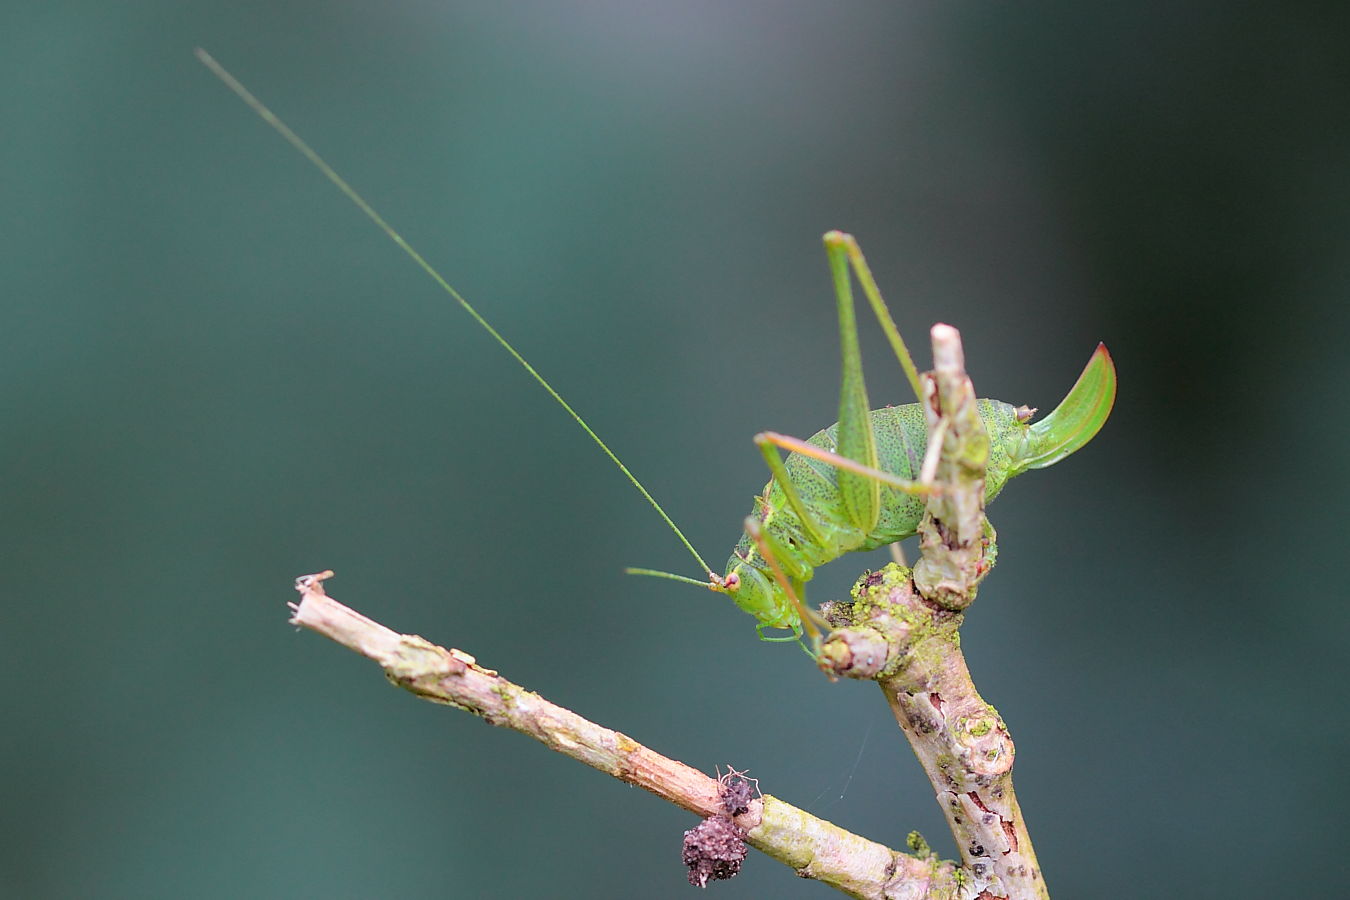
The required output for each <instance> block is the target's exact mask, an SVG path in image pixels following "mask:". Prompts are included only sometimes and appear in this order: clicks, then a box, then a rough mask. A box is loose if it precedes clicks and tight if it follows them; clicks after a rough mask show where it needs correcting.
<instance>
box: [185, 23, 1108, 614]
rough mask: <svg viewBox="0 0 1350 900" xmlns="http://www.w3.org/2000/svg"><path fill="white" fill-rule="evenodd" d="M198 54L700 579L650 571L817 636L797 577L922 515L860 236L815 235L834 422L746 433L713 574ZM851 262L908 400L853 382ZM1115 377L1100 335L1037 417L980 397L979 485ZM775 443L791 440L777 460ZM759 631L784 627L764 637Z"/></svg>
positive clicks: (893, 334) (916, 451) (901, 350)
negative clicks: (751, 496) (763, 476)
mask: <svg viewBox="0 0 1350 900" xmlns="http://www.w3.org/2000/svg"><path fill="white" fill-rule="evenodd" d="M197 57H198V59H200V60H201V61H202V63H203V64H205V65H206V66H207V68H209V69H210V70H211V71H212V72H213V73H215V75H216V76H217V77H219V78H220V79H221V80H222V81H223V82H224V83H225V84H226V85H227V86H228V87H229V88H230V89H231V90H232V91H234V92H235V93H236V94H237V95H238V96H239V97H240V98H241V99H242V100H243V101H244V102H245V103H246V104H248V106H249V107H251V108H252V109H253V110H254V111H255V112H256V113H257V114H258V115H259V116H260V117H262V119H263V120H264V121H265V122H267V123H268V124H269V125H271V126H272V127H273V128H274V129H276V131H277V132H278V133H280V134H281V136H282V137H283V138H285V140H286V141H287V142H288V143H289V144H291V146H293V147H294V148H295V149H296V150H297V151H299V152H300V153H301V154H302V155H303V156H305V157H306V158H307V159H308V160H309V161H310V162H311V163H312V164H313V165H314V166H315V167H316V168H318V169H319V171H320V172H322V173H323V175H324V176H325V177H327V178H328V180H329V181H331V182H332V183H333V184H334V185H336V186H337V188H338V189H339V190H340V191H342V193H343V194H345V195H346V196H347V197H348V198H349V199H350V200H351V201H352V202H353V203H354V204H355V205H356V206H357V207H358V208H359V209H360V210H361V212H362V213H364V214H365V215H366V216H367V217H368V218H369V219H370V220H371V221H372V222H374V223H375V224H376V225H377V226H378V227H379V228H380V229H381V230H382V231H383V232H384V233H385V234H386V235H387V236H388V237H389V238H390V240H392V241H393V242H394V243H395V244H397V245H398V246H399V247H400V248H401V249H402V250H403V251H404V252H405V253H407V254H408V256H410V257H411V258H412V259H413V261H414V262H416V263H417V265H418V266H420V267H421V268H422V269H423V270H424V271H426V273H427V274H428V275H430V276H431V278H432V279H433V280H434V281H435V282H436V283H437V284H438V285H439V286H440V287H441V288H442V289H443V290H444V291H445V292H446V293H448V294H449V295H450V296H451V297H452V298H454V299H455V300H456V301H457V302H458V303H459V304H460V305H461V306H462V307H463V308H464V310H465V311H466V312H468V314H469V315H470V316H471V317H472V318H473V319H474V321H475V322H477V323H478V324H479V325H480V326H482V328H483V329H484V330H485V331H487V332H488V334H490V335H491V336H492V337H493V338H494V339H495V340H496V341H497V342H498V343H499V344H501V346H502V347H503V348H504V349H505V350H506V351H507V353H509V354H510V355H511V356H512V357H513V358H514V359H515V360H516V362H518V363H519V364H520V365H521V366H522V367H524V369H525V370H526V371H527V372H528V373H529V374H530V375H531V376H532V377H533V378H534V379H535V380H536V381H537V382H538V383H539V384H540V386H542V387H543V388H544V390H545V391H547V392H548V393H549V395H550V396H551V397H553V399H554V400H556V401H557V402H558V404H559V405H560V406H562V408H563V409H564V410H566V412H567V413H568V415H570V416H571V417H572V418H573V420H575V421H576V423H577V424H578V425H579V426H580V427H581V428H582V430H584V431H585V432H586V434H587V435H589V436H590V438H591V439H592V440H594V441H595V443H596V444H597V445H598V446H599V447H600V449H601V450H602V451H603V452H604V454H605V455H606V456H607V457H608V458H609V459H610V461H611V462H613V463H614V465H616V466H617V467H618V468H619V469H620V470H621V471H622V472H623V474H624V475H625V476H627V478H628V480H629V481H630V482H632V484H633V486H634V487H635V488H637V490H638V491H639V492H640V493H641V494H642V496H643V497H644V498H645V499H646V500H647V502H648V503H650V504H651V505H652V507H653V508H655V510H656V511H657V513H658V514H659V515H660V516H661V518H662V519H663V520H664V521H665V523H666V524H667V525H668V526H670V528H671V530H672V531H674V533H675V535H676V536H677V537H678V538H679V540H680V542H681V543H682V544H683V545H684V547H685V549H687V550H688V551H689V553H690V554H691V555H692V556H693V557H694V559H695V560H697V562H698V564H699V567H700V569H701V570H702V571H704V572H705V573H707V574H706V581H700V580H697V579H694V578H686V577H684V576H681V575H673V574H670V573H666V572H657V571H653V570H650V569H629V570H628V571H629V572H630V573H633V574H641V575H655V576H659V577H664V578H670V579H674V580H676V581H683V582H688V583H691V584H697V585H700V586H702V587H705V588H709V589H711V590H713V591H716V592H718V593H722V594H726V595H728V596H729V597H731V599H732V600H733V601H735V603H736V605H737V606H739V607H740V608H741V609H743V610H745V611H746V612H748V613H750V615H752V616H754V617H755V618H756V619H757V620H758V625H757V626H756V630H757V631H758V633H759V635H760V637H761V639H763V640H771V641H797V640H800V639H801V637H802V635H803V628H804V627H805V629H806V630H808V631H810V632H811V634H812V637H813V638H814V637H815V626H814V625H813V624H812V618H816V616H815V614H813V613H810V612H808V610H807V608H806V607H805V605H804V602H803V589H804V586H805V583H806V582H807V581H809V580H810V579H811V576H812V575H813V574H814V571H815V569H816V568H817V567H818V566H821V565H824V564H825V563H827V562H830V561H831V560H834V559H837V558H839V557H840V556H843V555H844V554H845V553H851V552H854V551H862V550H872V549H876V548H878V547H882V546H886V545H888V544H894V543H895V542H897V541H900V540H903V539H905V538H907V537H910V536H912V535H914V534H915V533H916V532H917V530H918V527H919V523H920V521H921V520H922V517H923V513H924V500H923V498H924V497H925V496H926V495H928V494H931V493H933V492H934V491H936V490H940V486H938V485H935V484H934V483H933V482H932V479H931V475H930V476H928V477H921V476H923V475H924V474H925V472H924V471H923V470H924V469H925V468H926V467H923V466H922V465H921V463H922V461H923V460H924V457H925V454H926V448H927V444H928V434H927V426H926V424H925V420H924V414H923V407H922V403H923V402H924V397H923V388H922V383H921V382H920V379H919V374H918V371H917V369H916V368H915V366H914V362H913V359H912V358H911V357H910V354H909V351H908V349H907V348H906V347H905V343H904V341H903V339H902V338H901V337H900V333H899V331H898V330H897V329H896V327H895V323H894V321H893V320H892V319H891V315H890V312H889V310H888V309H887V307H886V304H885V301H884V300H883V299H882V297H881V293H880V291H879V290H878V288H877V286H876V282H875V281H874V280H873V279H872V274H871V272H870V270H869V269H868V267H867V263H866V260H865V259H864V258H863V255H862V252H861V250H860V249H859V248H858V244H857V242H856V241H855V240H854V239H853V237H852V236H850V235H847V234H843V233H841V232H838V231H831V232H829V233H828V234H826V235H825V247H826V252H827V254H828V257H829V261H830V268H831V271H832V274H833V279H834V289H835V299H836V304H837V307H838V315H839V331H840V344H841V349H842V355H843V379H842V386H841V389H840V399H839V422H838V423H837V424H835V425H831V426H830V427H829V428H826V429H824V430H822V431H819V432H817V433H816V434H815V435H813V436H812V437H810V438H808V439H807V440H805V441H803V440H799V439H796V438H791V437H787V436H785V435H780V434H776V433H773V432H764V433H761V434H758V435H756V436H755V439H754V440H755V444H756V445H757V446H758V447H759V449H760V452H761V453H762V454H763V456H764V460H765V463H766V464H767V465H768V468H769V471H770V474H771V477H770V480H769V483H768V484H767V485H766V486H765V488H764V490H763V492H762V494H761V495H760V497H758V498H757V499H756V504H755V508H754V509H753V510H752V512H751V514H750V516H748V517H747V518H746V520H745V526H744V533H743V534H742V536H741V538H740V541H739V543H738V544H737V545H736V547H735V549H734V550H733V551H732V554H731V557H730V558H729V559H728V560H727V565H726V569H725V571H724V572H723V574H721V575H718V574H717V573H716V572H715V571H714V570H713V569H712V568H711V567H710V566H709V565H708V564H707V563H706V562H704V560H703V558H702V557H701V556H700V555H699V554H698V551H697V550H695V549H694V547H693V545H692V544H691V543H690V542H689V540H688V539H687V538H686V537H685V536H684V534H683V533H682V532H681V531H680V529H679V528H678V527H677V526H676V525H675V523H674V521H672V520H671V518H670V516H668V515H667V514H666V512H665V510H663V509H662V508H661V506H660V504H658V503H657V502H656V500H655V498H653V497H652V495H651V494H650V493H648V492H647V489H646V488H645V487H643V486H642V483H641V482H639V481H638V479H637V478H636V477H635V476H634V475H633V473H632V472H630V471H629V470H628V468H627V467H626V466H625V465H624V464H623V463H622V462H621V461H620V460H619V458H618V457H617V456H616V455H615V454H614V452H613V451H612V450H610V449H609V447H608V446H607V445H606V444H605V442H604V441H603V440H601V439H600V437H599V435H597V434H596V433H595V432H594V431H593V430H592V429H591V428H590V426H589V425H587V424H586V422H585V420H583V419H582V418H581V416H580V415H579V414H578V413H577V412H576V411H575V410H574V409H572V407H571V406H570V405H569V404H568V403H567V402H566V401H565V400H564V399H563V398H562V397H561V396H560V395H559V394H558V392H557V391H556V390H555V389H554V388H553V386H552V385H551V384H549V382H548V381H547V380H545V379H544V377H543V376H542V375H540V374H539V373H538V372H537V371H536V370H535V369H534V367H532V366H531V365H530V364H529V363H528V362H526V360H525V358H524V357H522V356H521V355H520V353H519V352H518V351H517V350H516V349H515V348H514V347H513V346H512V345H511V344H510V343H509V342H507V340H506V339H505V338H504V337H502V336H501V334H499V333H498V332H497V330H496V329H494V328H493V327H492V326H491V325H490V324H488V322H487V321H486V320H485V319H484V318H483V317H482V316H481V315H480V314H479V313H478V311H477V310H475V309H474V308H473V307H472V306H471V305H470V304H469V303H468V301H466V300H465V299H464V298H463V297H462V296H461V295H460V294H459V292H458V291H456V290H455V289H454V288H453V287H451V285H450V284H449V282H447V281H446V280H445V278H443V277H442V276H441V274H440V273H439V272H437V271H436V269H435V268H434V267H433V266H432V265H431V264H430V263H428V262H427V261H426V260H425V259H424V258H423V257H422V256H421V254H419V253H418V252H417V251H416V250H415V249H413V247H412V246H411V245H410V244H409V243H408V242H407V241H406V240H404V239H403V237H402V236H401V235H400V234H399V233H398V232H397V231H395V230H394V229H393V228H392V227H391V226H390V225H389V224H388V223H387V222H386V221H385V220H384V219H383V217H381V216H380V214H379V213H377V212H376V211H375V210H374V208H372V207H371V206H370V204H369V203H367V202H366V201H365V200H364V199H363V198H362V197H361V195H360V194H358V193H357V192H356V191H355V190H354V189H353V188H352V187H351V186H350V185H349V184H348V183H347V182H346V181H345V180H344V179H343V178H342V177H341V176H340V175H338V173H337V172H336V171H334V170H333V168H332V167H331V166H329V165H328V163H326V162H325V161H324V160H323V158H322V157H320V156H319V155H318V154H317V153H316V152H315V151H314V150H312V149H311V148H310V146H309V145H308V144H306V143H305V142H304V141H303V140H302V139H301V138H300V137H299V136H298V135H296V134H295V132H293V131H291V130H290V128H288V127H287V126H286V124H285V123H283V122H282V121H281V120H280V119H279V118H277V116H276V115H275V114H273V113H272V112H271V110H269V109H268V108H267V107H266V106H264V105H263V104H262V102H261V101H259V100H258V99H257V98H256V97H254V96H253V95H252V94H251V93H250V92H249V91H248V89H247V88H245V87H244V86H243V85H242V84H241V83H240V82H239V81H237V80H236V79H235V78H234V77H233V76H232V75H230V74H229V73H228V72H227V71H225V69H224V68H222V67H221V66H220V64H219V63H217V62H216V61H215V60H214V59H213V58H212V57H211V56H210V54H208V53H206V51H204V50H198V51H197ZM850 268H851V269H852V271H853V274H854V275H855V276H856V277H857V279H858V282H859V284H860V285H861V286H862V288H863V293H864V295H865V296H866V297H867V300H868V302H869V303H870V305H871V307H872V310H873V312H874V313H875V315H876V317H877V320H878V322H879V323H880V324H881V327H882V330H883V331H884V332H885V333H886V336H887V338H888V340H889V341H890V343H891V346H892V349H893V350H894V352H895V355H896V358H897V359H898V360H899V362H900V365H901V367H902V368H903V369H904V371H905V374H906V376H907V378H908V380H909V383H910V385H911V387H912V388H913V389H914V393H915V396H916V397H917V399H918V402H916V403H910V404H906V405H903V406H894V407H884V408H882V409H876V410H874V409H871V407H870V404H869V402H868V399H867V390H866V387H865V385H864V382H863V375H862V361H861V353H860V350H859V347H858V329H857V323H856V321H855V319H854V307H853V293H852V278H851V277H850V272H849V270H850ZM1115 391H1116V375H1115V368H1114V366H1113V364H1112V362H1111V357H1110V355H1109V354H1108V353H1107V351H1106V347H1105V346H1104V345H1100V344H1099V345H1098V347H1097V350H1096V351H1095V352H1094V353H1093V355H1092V357H1091V359H1090V360H1089V361H1088V364H1087V366H1086V368H1084V369H1083V373H1082V374H1081V375H1080V376H1079V378H1078V381H1077V383H1075V384H1074V386H1073V388H1072V389H1071V390H1070V391H1069V393H1068V395H1067V396H1066V397H1065V398H1064V400H1063V401H1061V402H1060V404H1059V406H1057V407H1056V408H1055V410H1054V411H1053V412H1052V413H1051V414H1050V415H1049V416H1047V417H1046V418H1044V419H1042V420H1041V421H1039V422H1036V423H1035V424H1030V423H1029V420H1030V419H1031V416H1032V415H1033V413H1034V412H1035V411H1034V410H1030V409H1027V408H1026V407H1014V406H1012V405H1010V404H1007V403H1003V402H1001V401H998V400H980V401H979V414H980V418H981V419H982V420H983V422H984V426H985V429H986V430H987V432H988V434H989V438H990V445H991V446H990V458H989V465H988V472H987V476H986V488H985V497H986V500H992V499H993V498H994V497H995V496H997V494H998V493H999V491H1000V490H1002V488H1003V485H1004V484H1005V483H1006V482H1007V481H1008V479H1009V478H1011V477H1013V476H1014V475H1018V474H1020V473H1022V472H1025V471H1027V470H1029V469H1040V468H1045V467H1046V466H1049V465H1053V464H1054V463H1056V462H1058V461H1059V460H1061V459H1063V458H1064V457H1066V456H1068V455H1069V454H1070V453H1073V452H1074V451H1075V450H1078V449H1079V448H1080V447H1082V446H1083V445H1085V444H1086V443H1087V442H1088V441H1089V440H1091V439H1092V437H1093V436H1094V435H1095V434H1096V433H1097V431H1098V430H1099V429H1100V428H1101V426H1102V425H1103V424H1104V423H1105V421H1106V418H1107V416H1108V415H1109V414H1110V411H1111V405H1112V403H1113V402H1114V399H1115ZM780 449H782V450H787V451H789V453H788V456H787V457H786V458H784V457H783V456H782V455H781V454H780ZM765 629H782V630H786V631H787V632H789V633H788V634H786V635H782V636H768V635H766V634H765V633H764V630H765Z"/></svg>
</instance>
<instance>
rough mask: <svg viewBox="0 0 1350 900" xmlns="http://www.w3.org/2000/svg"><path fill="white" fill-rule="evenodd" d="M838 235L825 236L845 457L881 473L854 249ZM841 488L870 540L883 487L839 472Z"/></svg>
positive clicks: (841, 452)
mask: <svg viewBox="0 0 1350 900" xmlns="http://www.w3.org/2000/svg"><path fill="white" fill-rule="evenodd" d="M837 235H838V232H830V233H829V234H827V235H826V236H825V250H826V253H827V255H828V256H829V259H830V273H831V275H832V276H833V279H834V295H835V304H836V306H837V308H838V313H839V350H840V356H841V357H842V358H843V375H842V377H841V379H840V384H839V426H838V428H839V430H838V437H837V441H838V448H839V455H840V456H844V457H847V458H848V459H851V460H854V461H855V462H858V463H861V464H862V465H863V466H865V467H867V468H869V469H877V468H879V466H878V465H877V444H876V437H875V435H873V434H872V416H871V405H870V404H869V403H868V400H867V387H866V385H865V384H864V382H863V371H862V351H861V349H860V348H859V346H858V321H857V317H856V315H855V313H854V308H853V284H852V277H851V276H850V274H849V256H848V246H847V244H846V242H844V241H842V240H839V239H838V238H837V237H836V236H837ZM839 237H842V236H839ZM838 482H839V494H840V497H841V499H842V502H843V507H844V512H845V513H846V514H847V516H848V518H849V521H850V522H851V523H852V524H853V526H854V527H855V528H857V529H858V530H859V531H862V532H863V533H864V534H866V533H869V532H871V531H872V529H873V528H875V527H876V524H877V518H878V517H879V516H880V515H881V485H880V483H879V482H878V481H877V480H876V479H874V478H866V477H864V476H861V475H858V474H857V473H855V472H850V471H849V470H847V469H845V468H842V467H841V468H840V469H839V479H838Z"/></svg>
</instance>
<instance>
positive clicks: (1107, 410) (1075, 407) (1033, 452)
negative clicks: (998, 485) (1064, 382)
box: [1008, 344, 1116, 478]
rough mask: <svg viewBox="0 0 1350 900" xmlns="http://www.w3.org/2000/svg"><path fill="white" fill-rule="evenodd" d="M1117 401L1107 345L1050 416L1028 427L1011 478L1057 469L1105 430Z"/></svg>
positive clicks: (1014, 450)
mask: <svg viewBox="0 0 1350 900" xmlns="http://www.w3.org/2000/svg"><path fill="white" fill-rule="evenodd" d="M1115 399H1116V367H1115V364H1114V363H1112V362H1111V354H1110V353H1108V352H1107V351H1106V345H1105V344H1098V345H1097V350H1096V352H1094V353H1093V354H1092V358H1091V359H1089V360H1088V364H1087V366H1085V367H1084V368H1083V374H1081V375H1079V376H1078V381H1077V382H1075V383H1074V386H1073V387H1072V388H1071V389H1070V390H1069V393H1068V395H1067V396H1065V398H1064V399H1063V400H1061V401H1060V403H1059V406H1056V407H1055V409H1054V411H1053V412H1051V413H1050V415H1048V416H1046V417H1045V418H1044V419H1041V420H1040V421H1039V422H1034V423H1032V424H1031V425H1029V426H1027V427H1026V430H1025V432H1024V434H1023V435H1022V437H1021V439H1020V440H1019V441H1018V442H1017V443H1016V445H1015V446H1013V447H1011V448H1010V449H1009V453H1008V455H1009V468H1008V477H1009V478H1011V477H1012V476H1014V475H1019V474H1021V473H1022V472H1025V471H1027V470H1028V469H1044V468H1045V467H1046V466H1053V465H1054V464H1055V463H1057V462H1059V461H1060V460H1061V459H1063V458H1064V457H1066V456H1068V455H1069V454H1070V453H1073V452H1074V451H1075V450H1078V449H1080V448H1081V447H1082V446H1083V445H1085V444H1086V443H1087V442H1088V441H1090V440H1092V438H1093V436H1094V435H1096V434H1097V432H1098V431H1100V430H1101V427H1102V425H1103V424H1105V422H1106V417H1107V416H1109V415H1110V414H1111V405H1112V404H1113V403H1114V402H1115Z"/></svg>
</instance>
